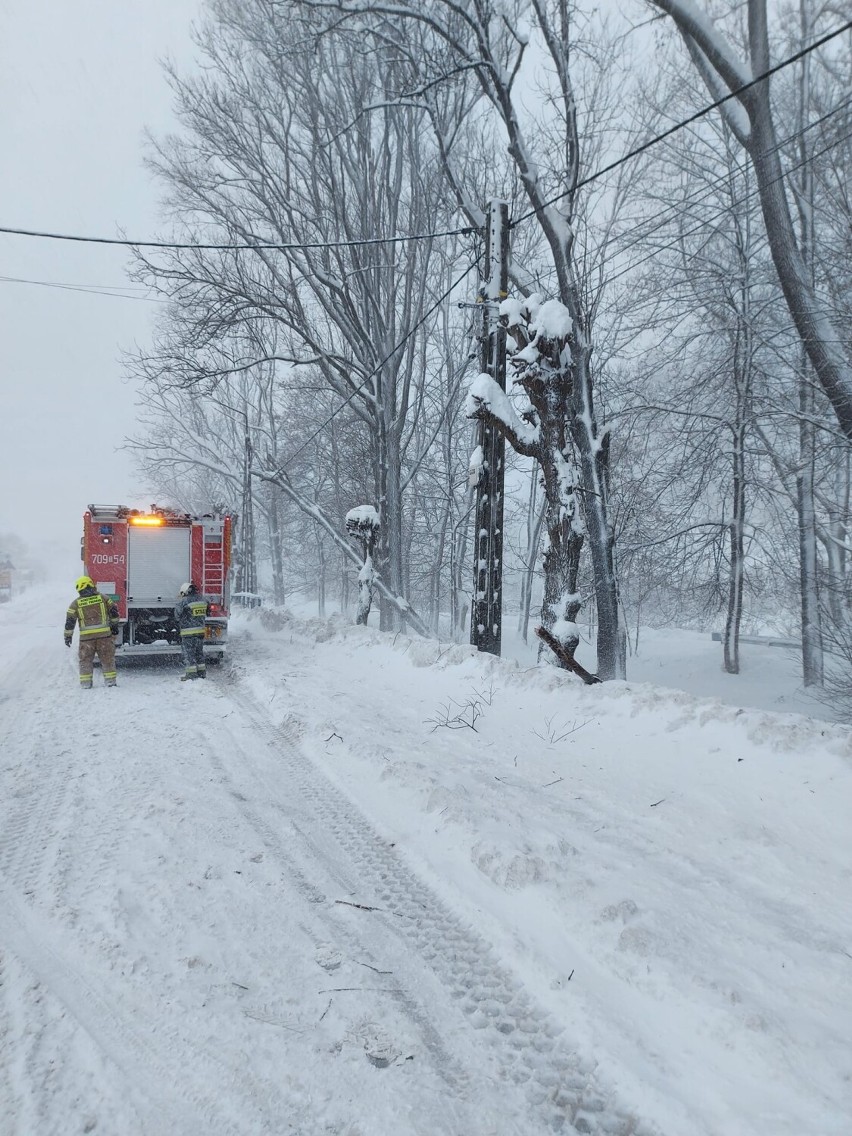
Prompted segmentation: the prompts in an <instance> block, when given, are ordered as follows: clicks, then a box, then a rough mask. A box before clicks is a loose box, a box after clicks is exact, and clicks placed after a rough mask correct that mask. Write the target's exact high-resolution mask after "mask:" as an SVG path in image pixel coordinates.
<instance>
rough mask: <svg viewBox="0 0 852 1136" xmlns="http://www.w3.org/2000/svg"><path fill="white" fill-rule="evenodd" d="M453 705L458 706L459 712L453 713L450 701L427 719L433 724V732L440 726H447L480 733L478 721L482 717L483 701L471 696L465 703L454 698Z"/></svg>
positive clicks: (450, 728)
mask: <svg viewBox="0 0 852 1136" xmlns="http://www.w3.org/2000/svg"><path fill="white" fill-rule="evenodd" d="M453 705H454V706H456V707H458V713H457V714H453V713H452V710H451V708H450V703H449V702H447V703H445V704H444V706H442V707H441V709H440V710H439V711H437V712H436V713H435V714H434V716H433V717H431V718H427V719H426V722H427V724H431V726H432V733H433V734H434V732H435V730H437V729H438V727H439V726H445V727H446V728H447V729H448V730H464V729H468V730H473V732H474V733H475V734H476V733H478V732H479V731H478V730H477V728H476V723H477V721H478V720H479V719H480V718H481V717H482V703H481V702H480V701H479V699H478V698H470V699H468V701H467V702H465V703H464V704H462V703H460V702H455V700H454V701H453ZM451 715H452V716H451Z"/></svg>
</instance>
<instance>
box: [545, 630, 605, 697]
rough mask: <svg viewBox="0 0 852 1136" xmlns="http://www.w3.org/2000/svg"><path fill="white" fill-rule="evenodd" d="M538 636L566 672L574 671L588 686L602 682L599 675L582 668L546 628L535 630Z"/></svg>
mask: <svg viewBox="0 0 852 1136" xmlns="http://www.w3.org/2000/svg"><path fill="white" fill-rule="evenodd" d="M535 633H536V635H537V636H538V637H539V639H541V641H542V643H546V644H547V645H548V647H549V648H550V649H551V651H552V652H553V653H554V655H555V656H556V657H557V659H558V660H559V665H560V666H561V667H563V668H564V669H565V670H566V671H573V672H574V674H575V675H578V676H579V677H580V678H581V679H582V680H583V682H584V683H585V684H586V685H587V686H594V685H595V684H596V683H598V682H600V681H601V680H600V679H599V678H598V676H597V675H593V674H591V673H590V672H589V671H587V670H586V668H585V667H581V666H580V664H579V663H578V662H577V660H576V659H575V658H574V657H573V655H570V654H569V653H568V651H567V650H566V649H565V648H564V647H563V646H562V644H561V643H560V642H559V640H558V639H557V638H556V636H555V635H553V634H551V632H550V631H548V630H547V628H546V627H537V628H536V629H535Z"/></svg>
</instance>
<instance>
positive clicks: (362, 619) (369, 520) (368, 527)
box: [346, 505, 382, 627]
mask: <svg viewBox="0 0 852 1136" xmlns="http://www.w3.org/2000/svg"><path fill="white" fill-rule="evenodd" d="M381 527H382V526H381V521H380V517H379V514H378V512H377V511H376V510H375V509H374V508H373V506H372V505H358V506H357V507H356V508H354V509H350V510H349V512H348V513H347V514H346V531H347V532H348V533H349V535H350V536H351V537H352V538H353V539H355V540H357V541H358V543H359V544H360V546H361V554H362V556H363V558H364V562H363V564H362V565H361V570H360V572H359V573H358V608H357V610H356V612H355V622H356V623H357V624H361V625H363V626H364V627H366V625H367V620H368V619H369V616H370V609H371V607H372V606H373V588H374V587H375V579H376V577H375V571H374V569H373V553H374V551H375V548H376V543H377V542H378V540H379V538H380V533H381Z"/></svg>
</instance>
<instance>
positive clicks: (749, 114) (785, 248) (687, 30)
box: [649, 0, 852, 438]
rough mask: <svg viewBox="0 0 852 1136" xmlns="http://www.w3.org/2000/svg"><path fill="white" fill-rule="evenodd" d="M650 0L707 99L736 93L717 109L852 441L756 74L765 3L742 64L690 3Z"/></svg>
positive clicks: (835, 360) (829, 338)
mask: <svg viewBox="0 0 852 1136" xmlns="http://www.w3.org/2000/svg"><path fill="white" fill-rule="evenodd" d="M649 2H650V3H651V4H652V5H653V6H654V7H656V8H659V9H660V10H661V11H663V12H666V13H668V15H670V16H671V17H672V19H673V21H674V23H675V25H676V26H677V29H678V31H679V32H680V34H681V36H682V38H683V40H684V43H685V45H686V48H687V51H688V52H689V54H690V57H691V58H692V61H693V63H694V64H695V66H696V68H697V69H698V71H699V73H700V74H701V76H702V78H703V80H704V82H705V83H706V85H707V89H708V91H709V92H710V94H711V96H712V97H713V98H714V99H719V98H721V97H722V96H723V95H726V94H734V93H736V95H735V98H733V99H731V100H730V101H728V102H725V103H723V104H722V106H721V108H720V110H721V113H722V114H723V115H724V117H725V119H726V121H727V123H728V125H729V127H730V129H731V130H732V132H733V133H734V135H735V136H736V138H737V139H738V140H739V142H740V144H741V145H742V146H743V147H744V149H745V150H746V151H747V153H748V155H749V157H750V159H751V162H752V166H753V168H754V172H755V177H756V179H757V184H758V188H759V193H760V203H761V208H762V211H763V218H764V222H765V225H766V233H767V237H768V240H769V247H770V250H771V253H772V259H773V262H774V264H775V269H776V271H777V273H778V279H779V282H780V284H781V289H782V291H783V293H784V298H785V300H786V303H787V307H788V309H789V312H790V315H791V316H792V319H793V322H794V324H795V326H796V329H797V331H798V333H799V337H800V339H801V341H802V344H803V345H804V348H805V350H806V351H807V354H808V358H809V359H810V361H811V363H812V365H813V368H814V371H815V373H816V375H817V378H818V380H819V383H820V385H821V387H822V389H823V390H824V391H825V394H826V396H827V397H828V399H829V401H830V403H831V405H832V407H833V409H834V413H835V415H836V417H837V421H838V423H839V425H840V428H841V430H842V431H843V432H844V434H846V436H847V437H848V438H852V364H850V358H849V354H848V352H847V351H844V349H843V346H842V340H841V339H840V337H839V335H838V332H837V330H836V328H835V327H834V326H833V324H832V321H831V318H830V316H829V314H828V312H827V310H826V306H825V305H824V304H823V303H822V302H821V300H820V298H819V296H818V295H817V293H816V292H815V290H814V287H813V283H812V275H811V273H810V272H809V271H808V265H807V257H806V253H805V252H803V248H802V242H801V239H800V237H799V236H798V235H797V233H796V229H795V226H794V224H793V217H792V213H791V210H790V204H789V200H788V197H787V191H786V187H785V179H784V171H783V168H782V165H781V157H780V153H779V148H778V143H777V137H776V131H775V122H774V115H773V107H772V101H771V97H770V82H769V79H768V78H766V79H760V76H762V75H765V74H766V72H767V71H769V69H770V67H771V63H772V61H771V56H770V46H769V26H768V18H767V4H766V0H748V8H747V10H748V60H747V61H745V60H743V59H742V58H741V57H740V55H739V53H738V52H737V50H736V48H735V47H734V45H733V43H732V42H731V40H730V39H729V38H727V37H726V36H725V35H724V33H723V32H722V31H720V29H719V28H718V27H717V26H716V25H715V24H714V23H713V21H712V20H711V19H710V17H709V16H708V14H707V13H706V11H704V10H703V9H702V8H700V7H699V6H698V5H697V4H696V3H695V2H694V0H649ZM758 79H760V81H758V82H755V80H758Z"/></svg>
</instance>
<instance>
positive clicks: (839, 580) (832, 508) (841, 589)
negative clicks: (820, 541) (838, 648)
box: [824, 451, 850, 638]
mask: <svg viewBox="0 0 852 1136" xmlns="http://www.w3.org/2000/svg"><path fill="white" fill-rule="evenodd" d="M833 497H834V500H833V501H831V502H830V504H829V507H828V534H827V539H826V540H825V541H824V547H825V551H826V562H827V568H828V570H827V581H826V590H827V593H828V596H827V599H828V611H829V613H830V616H831V622H832V623H833V624H834V629H833V630H834V634H835V635H836V636H839V637H841V638H845V637H846V633H847V629H848V628H849V624H850V613H849V600H848V594H849V592H848V579H847V577H848V575H849V552H848V548H849V520H848V518H849V505H850V454H849V452H848V451H847V453H846V454H845V455H844V456H843V457H842V458H841V459H839V460H838V462H837V465H836V468H835V470H834V494H833Z"/></svg>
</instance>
